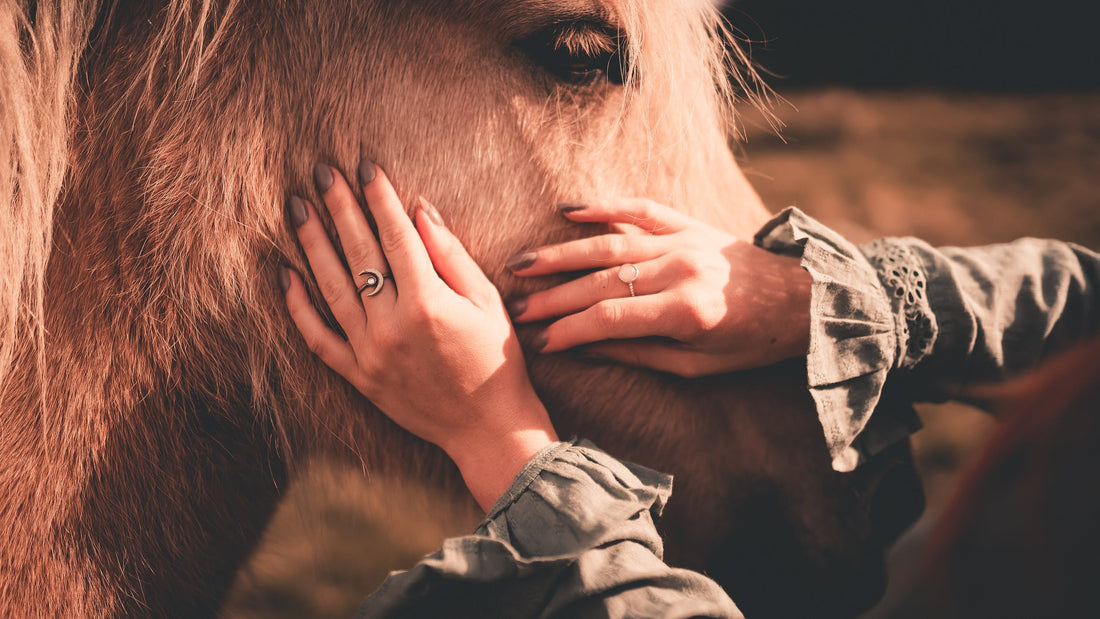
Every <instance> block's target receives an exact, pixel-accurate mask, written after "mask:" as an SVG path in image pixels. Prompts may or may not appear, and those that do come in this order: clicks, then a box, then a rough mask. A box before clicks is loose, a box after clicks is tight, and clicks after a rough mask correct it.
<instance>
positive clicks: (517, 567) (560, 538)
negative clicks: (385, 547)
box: [356, 441, 742, 618]
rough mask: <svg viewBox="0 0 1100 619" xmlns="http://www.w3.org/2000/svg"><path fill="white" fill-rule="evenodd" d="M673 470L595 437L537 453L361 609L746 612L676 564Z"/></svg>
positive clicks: (509, 613)
mask: <svg viewBox="0 0 1100 619" xmlns="http://www.w3.org/2000/svg"><path fill="white" fill-rule="evenodd" d="M671 491H672V478H671V477H670V476H668V475H664V474H662V473H657V472H655V471H651V470H649V469H646V468H644V467H641V466H637V465H633V464H629V463H623V462H619V461H618V460H616V459H614V458H612V457H611V456H609V455H607V454H606V453H604V452H602V451H600V450H599V449H597V448H596V447H595V446H594V445H592V444H591V443H588V442H583V441H581V442H578V441H572V442H565V443H555V444H553V445H550V446H548V447H547V448H545V449H543V450H542V451H540V452H539V453H538V454H536V455H535V456H534V457H533V458H532V459H531V460H530V461H529V462H528V463H527V465H526V466H525V467H524V469H523V470H522V471H521V472H520V474H519V475H518V476H517V477H516V479H515V480H514V481H513V483H512V486H511V487H510V488H509V489H508V491H507V492H505V494H504V495H503V496H502V497H501V498H500V499H499V500H498V501H497V503H496V504H495V505H494V506H493V508H492V509H490V510H489V514H488V515H487V516H486V519H485V521H484V522H482V524H481V525H480V526H479V527H478V528H477V530H476V531H475V532H474V534H473V535H469V536H466V537H459V538H452V539H448V540H446V541H445V542H444V544H443V548H442V550H440V551H439V552H436V553H435V554H432V555H429V556H427V557H425V558H424V559H422V560H421V561H420V563H418V564H417V565H416V566H414V567H413V568H412V569H410V570H408V571H405V572H394V573H392V574H390V576H389V578H387V579H386V581H385V582H384V583H383V584H382V587H381V588H380V589H379V590H378V591H377V592H375V593H374V594H373V595H371V596H370V597H369V598H367V600H366V602H365V603H364V604H363V606H362V607H361V608H360V610H359V612H358V614H357V615H356V616H357V617H440V616H461V617H494V618H496V617H500V618H512V617H516V618H518V617H547V618H550V617H562V618H565V617H741V616H742V615H741V613H740V612H739V611H738V610H737V607H736V606H735V605H734V603H733V602H732V601H731V600H730V598H729V596H728V595H727V594H726V593H725V591H724V590H723V589H722V588H721V587H720V586H718V584H717V583H715V582H714V581H712V580H710V579H709V578H707V577H705V576H703V575H702V574H698V573H695V572H691V571H689V570H683V569H675V568H671V567H669V566H668V565H666V564H665V563H664V562H663V560H662V558H663V553H664V549H663V546H662V543H661V538H660V536H659V535H658V534H657V530H656V528H655V521H656V520H657V518H658V517H659V516H660V514H661V511H662V510H663V508H664V505H665V502H666V501H667V500H668V497H669V496H670V494H671Z"/></svg>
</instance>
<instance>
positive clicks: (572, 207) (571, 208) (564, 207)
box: [558, 202, 588, 213]
mask: <svg viewBox="0 0 1100 619" xmlns="http://www.w3.org/2000/svg"><path fill="white" fill-rule="evenodd" d="M587 207H588V205H587V204H584V203H582V202H562V203H561V204H559V205H558V210H559V211H561V212H563V213H576V212H577V211H583V210H584V209H585V208H587Z"/></svg>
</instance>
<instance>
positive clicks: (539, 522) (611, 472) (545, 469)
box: [475, 440, 672, 558]
mask: <svg viewBox="0 0 1100 619" xmlns="http://www.w3.org/2000/svg"><path fill="white" fill-rule="evenodd" d="M671 494H672V477H671V476H670V475H666V474H664V473H659V472H657V471H653V470H651V469H647V468H645V467H643V466H639V465H637V464H632V463H629V462H621V461H619V460H617V459H615V458H612V457H611V456H609V455H607V454H606V453H604V452H603V451H601V450H600V449H599V448H597V447H596V446H595V445H593V444H592V443H590V442H588V441H584V440H581V441H576V440H574V441H571V442H565V443H555V444H553V445H550V446H549V447H546V448H544V449H543V450H542V451H541V452H539V453H538V454H536V455H535V457H533V458H532V459H531V460H530V461H529V462H528V463H527V465H526V466H525V467H524V468H523V470H522V471H520V474H519V475H517V476H516V479H515V481H514V482H513V483H512V486H511V487H510V488H509V489H508V490H507V491H506V492H505V493H504V495H503V496H501V497H500V498H499V499H498V500H497V502H496V504H494V505H493V507H492V508H491V509H490V510H489V513H488V515H487V516H486V519H485V521H484V522H483V523H482V524H481V526H480V527H478V529H477V531H475V534H477V535H485V536H487V537H490V538H493V539H499V540H502V541H504V542H507V543H508V544H509V545H511V546H512V547H514V548H515V549H516V550H517V551H518V552H519V553H520V554H521V555H523V556H549V555H556V554H564V553H571V552H576V551H578V550H583V549H586V548H592V547H596V546H602V545H605V544H608V543H611V542H616V541H620V540H623V539H631V540H640V541H642V542H643V543H644V544H645V545H646V546H647V547H648V548H649V549H650V550H651V551H652V552H653V554H655V555H656V556H657V557H658V558H661V557H662V556H663V554H664V550H663V548H662V546H661V539H660V537H657V536H655V535H652V532H653V531H654V526H655V523H656V522H657V519H658V518H660V516H661V512H662V511H663V510H664V507H665V503H666V502H667V501H668V498H669V496H670V495H671ZM624 523H629V524H626V525H624Z"/></svg>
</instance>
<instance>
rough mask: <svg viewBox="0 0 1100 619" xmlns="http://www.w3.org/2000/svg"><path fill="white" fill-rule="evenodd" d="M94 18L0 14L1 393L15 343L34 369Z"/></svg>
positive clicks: (19, 11) (72, 9)
mask: <svg viewBox="0 0 1100 619" xmlns="http://www.w3.org/2000/svg"><path fill="white" fill-rule="evenodd" d="M99 13H100V3H99V2H98V1H96V0H63V1H61V2H26V3H19V4H18V5H17V7H9V8H8V9H5V10H0V32H3V33H5V34H4V36H3V37H0V39H2V40H0V74H2V75H4V78H5V79H4V80H2V81H0V101H3V102H4V105H3V106H0V204H6V205H10V206H8V210H7V212H6V213H5V214H4V217H2V218H0V238H2V239H4V242H3V243H2V244H0V264H3V265H4V268H3V269H0V388H2V387H3V386H4V384H5V382H6V381H5V378H6V377H7V374H8V371H9V369H10V367H11V363H12V359H13V357H14V356H15V354H16V352H17V351H16V347H17V345H18V346H20V347H23V348H24V352H32V357H36V358H38V359H39V369H40V370H41V364H42V359H43V357H42V354H41V352H42V342H43V339H44V331H43V323H42V319H43V315H44V310H43V289H44V283H45V271H46V261H47V260H48V258H49V253H50V247H51V243H52V240H51V237H52V225H53V213H54V208H55V205H56V203H57V200H58V197H59V195H60V193H61V186H62V181H63V180H64V177H65V172H66V169H67V167H68V154H69V137H70V134H71V131H72V127H71V125H70V108H71V107H72V102H73V98H74V96H75V92H76V89H75V82H76V78H77V71H78V70H79V66H80V60H81V58H82V57H83V55H84V50H85V48H86V47H87V45H88V40H89V35H90V34H91V30H92V27H93V25H94V24H95V22H96V20H97V18H98V16H99ZM11 35H13V36H11ZM27 346H30V347H32V348H33V349H34V351H26V347H27Z"/></svg>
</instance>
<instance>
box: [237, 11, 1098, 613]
mask: <svg viewBox="0 0 1100 619" xmlns="http://www.w3.org/2000/svg"><path fill="white" fill-rule="evenodd" d="M1086 6H1087V5H1086V4H1085V3H1074V2H1068V1H1066V0H1047V1H1046V2H1043V3H1031V2H1022V1H1018V0H1007V1H1000V2H992V1H990V0H971V1H969V2H965V3H959V2H948V1H947V0H926V1H925V2H920V3H890V2H881V0H879V1H872V0H834V1H832V2H821V1H820V0H741V1H738V2H735V3H733V4H731V5H729V6H727V8H726V9H724V10H725V13H726V15H727V17H728V19H729V20H730V22H731V23H732V25H733V26H734V27H735V28H736V29H737V30H738V31H739V32H740V33H741V35H742V36H743V37H744V38H745V39H746V40H747V41H748V43H749V48H750V49H751V53H752V58H753V61H754V62H755V63H756V64H757V65H758V67H759V68H760V69H762V70H763V71H765V72H766V73H767V74H768V75H767V77H766V79H767V82H768V83H769V84H770V85H771V86H772V87H773V88H774V89H775V90H776V91H777V93H778V94H779V95H780V97H781V99H780V100H779V101H778V103H777V106H776V108H775V110H774V113H775V115H776V116H777V117H778V118H779V120H780V121H781V122H782V123H783V124H784V128H783V129H781V130H780V131H779V132H778V133H777V132H776V130H775V129H774V128H773V127H772V126H771V125H769V123H768V122H766V121H765V119H764V117H763V116H761V115H760V114H759V113H758V111H757V110H755V109H753V108H751V107H745V108H744V109H742V110H741V112H742V131H743V133H744V136H743V137H744V140H742V141H740V142H738V143H737V144H736V145H735V149H736V151H737V153H738V157H739V160H740V162H741V165H742V168H743V169H744V170H745V172H746V174H747V175H748V176H749V179H750V180H751V181H752V183H753V184H754V186H755V187H756V189H757V191H759V192H760V194H761V195H762V196H763V198H764V201H765V203H766V204H768V205H769V206H770V207H771V208H772V209H773V210H779V209H781V208H783V207H785V206H787V205H797V206H799V207H800V208H802V209H803V210H805V211H806V212H808V213H810V214H811V215H813V216H815V217H818V218H819V219H821V220H822V221H824V222H825V223H826V224H829V225H831V226H833V227H835V228H837V229H839V230H840V231H842V232H843V233H844V234H846V235H848V236H849V237H850V238H852V239H853V240H869V239H871V238H874V237H876V236H884V235H915V236H919V237H921V238H924V239H925V240H927V241H929V242H931V243H933V244H937V245H943V244H957V245H973V244H984V243H994V242H1001V241H1009V240H1012V239H1015V238H1018V237H1021V236H1039V237H1056V238H1061V239H1065V240H1071V241H1075V242H1078V243H1080V244H1083V245H1085V246H1088V247H1091V248H1093V249H1097V248H1100V204H1098V200H1097V197H1098V196H1100V71H1098V70H1097V68H1096V61H1097V60H1098V59H1100V49H1098V45H1097V43H1096V41H1097V39H1096V36H1095V34H1094V32H1093V31H1092V30H1093V25H1094V24H1095V20H1094V19H1092V16H1091V15H1088V14H1086V13H1085V10H1086V8H1085V7H1086ZM919 413H920V415H921V417H922V419H923V421H924V423H925V428H924V430H922V431H921V432H919V433H918V434H916V435H915V436H914V437H913V439H912V440H913V444H914V448H915V451H916V456H917V460H918V466H919V469H920V471H921V475H922V478H923V480H924V483H925V489H926V492H927V495H928V511H927V515H926V517H925V518H926V520H925V523H927V522H928V521H930V520H931V519H932V518H934V517H935V516H936V515H937V514H938V513H939V512H940V511H941V510H942V509H943V506H944V504H945V503H946V502H947V501H948V500H949V498H950V496H951V494H952V492H953V491H954V487H955V484H956V483H957V480H958V478H959V476H960V473H961V472H962V471H963V470H964V469H965V468H966V466H967V464H968V463H969V462H970V461H971V460H972V459H973V458H974V456H975V455H976V453H977V450H978V448H979V446H980V445H981V444H982V443H983V441H984V440H985V439H986V438H987V437H988V436H989V434H990V431H991V429H992V428H993V426H994V424H993V421H992V420H991V419H990V418H989V417H988V416H987V415H986V414H984V413H981V412H979V411H976V410H973V409H969V408H966V407H963V406H960V405H955V404H948V405H942V406H922V407H920V408H919ZM477 517H478V515H477V514H476V513H473V512H472V511H471V510H470V508H469V506H463V505H458V506H454V505H441V504H439V503H438V501H435V500H429V498H428V497H426V496H424V495H423V494H422V493H420V491H419V490H418V489H416V488H409V487H408V486H407V484H406V485H398V484H395V483H394V482H391V481H388V480H384V479H370V480H364V479H363V478H362V476H361V474H360V473H359V472H358V471H349V470H344V469H340V468H337V467H334V466H332V465H330V464H328V463H323V462H321V463H317V464H316V465H315V466H313V467H311V468H310V470H309V471H308V473H307V475H305V476H304V477H303V478H302V479H299V480H296V481H295V482H294V484H293V486H292V487H291V489H290V492H289V498H288V500H287V501H285V502H284V504H283V505H282V507H281V508H280V511H279V513H278V514H277V515H276V517H275V520H274V521H273V523H272V526H271V527H270V529H269V531H268V533H267V538H266V541H265V543H264V544H263V546H262V547H261V548H260V549H259V550H258V551H257V553H256V555H255V556H254V557H253V560H252V561H251V563H250V565H249V567H248V568H246V569H245V570H243V571H242V573H241V574H240V576H239V579H238V583H237V585H236V587H235V588H234V590H233V592H232V594H231V595H230V598H229V601H228V603H227V606H226V608H225V609H224V611H223V614H224V615H225V616H227V617H303V616H310V617H346V616H348V615H349V614H350V612H351V611H352V610H353V609H354V608H355V607H356V606H357V605H358V603H359V601H360V600H361V597H362V594H363V592H368V591H371V590H372V589H373V588H374V587H375V586H377V584H378V583H380V582H381V580H382V579H383V578H384V577H385V574H386V573H387V571H388V570H390V569H400V568H402V567H407V566H410V565H412V564H413V563H415V562H416V560H417V559H418V558H419V557H420V556H421V555H423V554H425V553H428V552H431V551H433V550H435V549H436V548H437V547H438V544H439V541H440V540H441V539H442V538H443V537H445V536H448V535H456V534H462V533H465V532H468V531H469V530H472V528H473V526H474V525H475V524H476V522H477ZM444 522H447V523H449V524H446V525H445V524H441V523H444ZM919 526H923V524H922V525H919ZM367 557H370V559H371V560H370V561H369V562H368V561H367ZM907 559H908V557H907V556H906V555H904V553H902V554H896V555H895V562H896V563H898V564H899V565H898V567H897V569H896V570H895V571H897V570H902V571H904V569H905V567H906V566H905V562H906V560H907Z"/></svg>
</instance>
